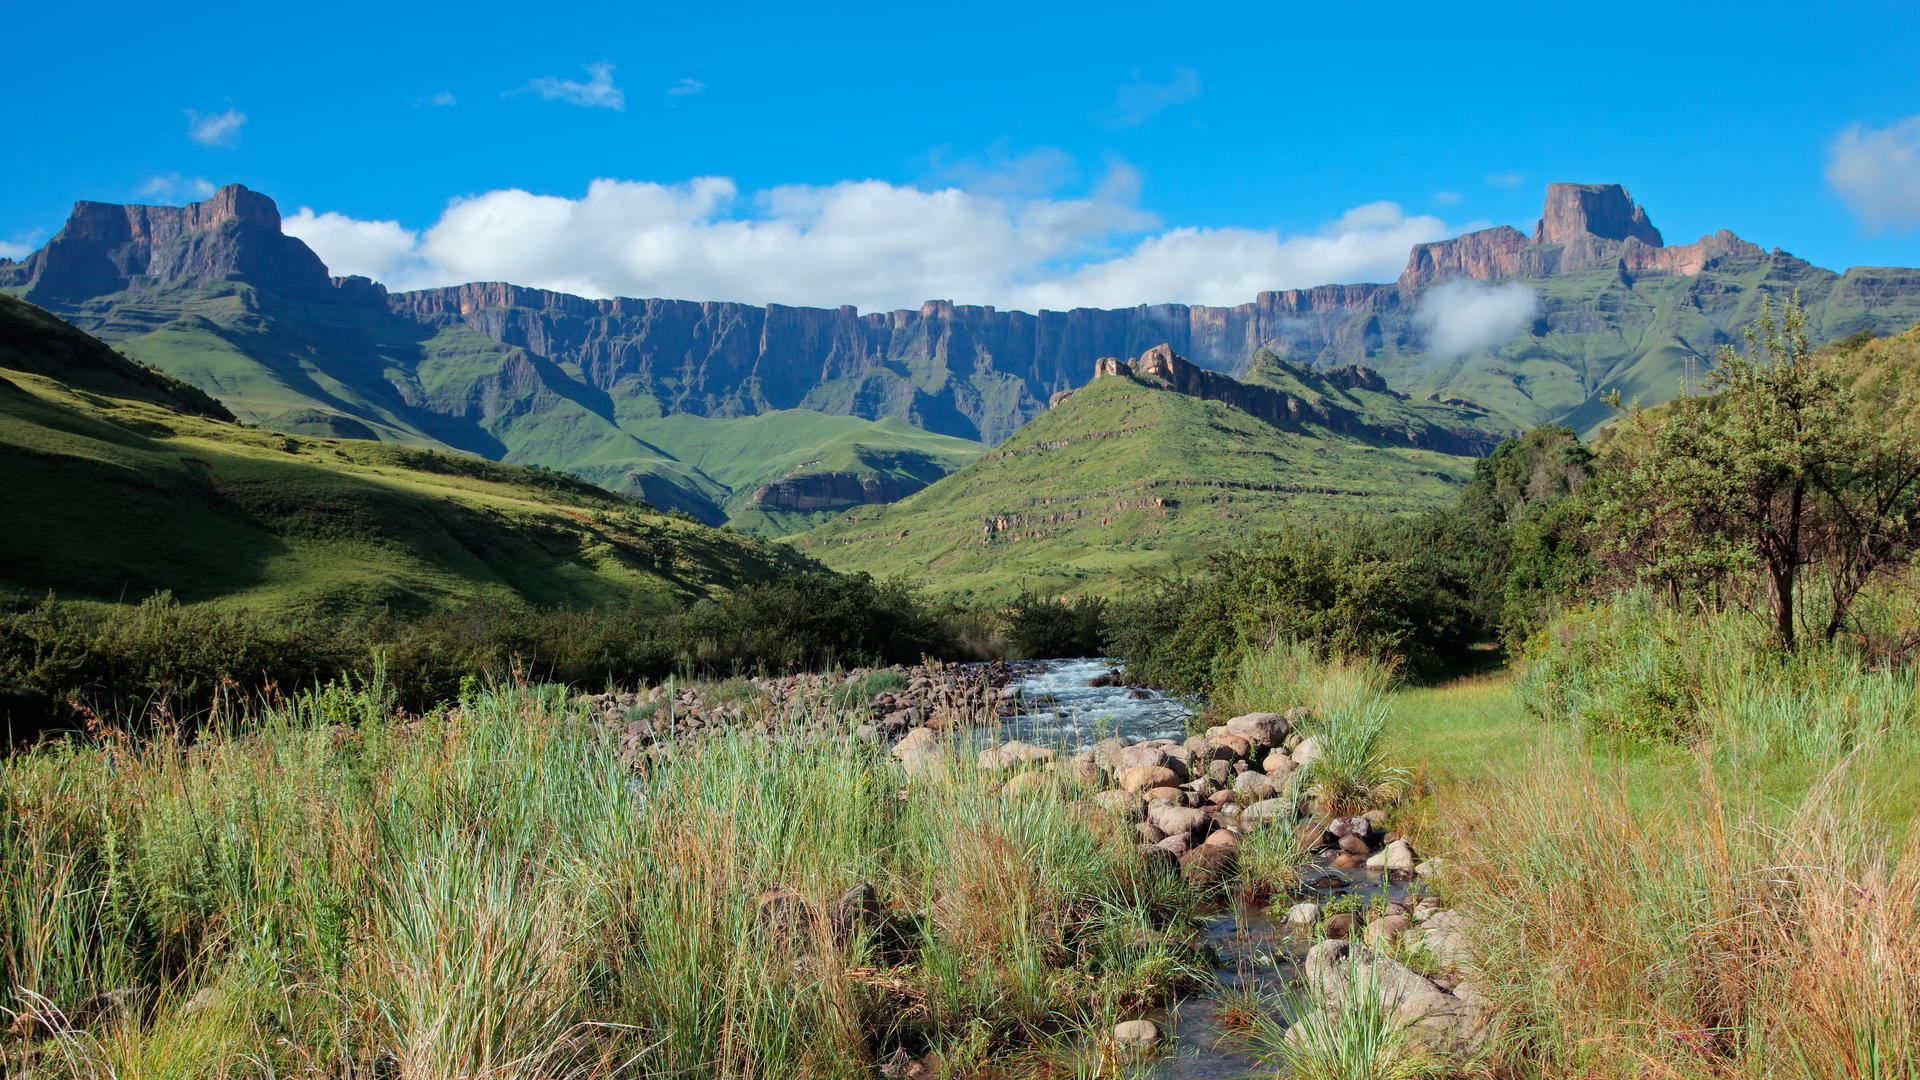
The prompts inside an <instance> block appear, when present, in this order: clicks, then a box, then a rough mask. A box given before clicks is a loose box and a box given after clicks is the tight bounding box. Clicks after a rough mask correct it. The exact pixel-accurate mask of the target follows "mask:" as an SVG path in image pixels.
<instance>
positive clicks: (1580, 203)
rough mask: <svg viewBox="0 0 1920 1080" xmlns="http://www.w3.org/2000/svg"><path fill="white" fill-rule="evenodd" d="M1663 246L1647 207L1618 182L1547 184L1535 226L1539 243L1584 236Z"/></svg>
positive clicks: (1534, 238) (1535, 237) (1535, 238)
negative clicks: (1544, 197)
mask: <svg viewBox="0 0 1920 1080" xmlns="http://www.w3.org/2000/svg"><path fill="white" fill-rule="evenodd" d="M1587 236H1597V237H1599V238H1600V239H1602V240H1626V239H1628V238H1629V237H1631V238H1632V239H1635V240H1638V241H1640V242H1641V243H1643V244H1646V245H1647V246H1649V247H1660V246H1662V243H1663V242H1662V240H1661V239H1660V230H1659V229H1656V228H1654V227H1653V222H1652V221H1650V220H1648V219H1647V211H1646V209H1645V208H1644V207H1642V206H1640V204H1638V203H1636V202H1634V201H1633V196H1631V195H1629V194H1627V189H1626V188H1624V187H1621V186H1620V185H1619V184H1548V185H1547V202H1546V206H1545V207H1544V208H1543V209H1542V210H1541V212H1540V224H1539V225H1538V226H1536V227H1535V228H1534V230H1533V242H1534V243H1536V244H1565V243H1570V242H1572V241H1574V240H1578V239H1580V238H1582V237H1587Z"/></svg>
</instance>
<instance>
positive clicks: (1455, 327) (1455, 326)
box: [1413, 279, 1540, 360]
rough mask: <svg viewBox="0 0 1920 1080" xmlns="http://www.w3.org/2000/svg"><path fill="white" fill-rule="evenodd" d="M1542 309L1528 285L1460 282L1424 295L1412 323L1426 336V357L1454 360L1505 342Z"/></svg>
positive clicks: (1443, 285) (1440, 285)
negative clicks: (1476, 350)
mask: <svg viewBox="0 0 1920 1080" xmlns="http://www.w3.org/2000/svg"><path fill="white" fill-rule="evenodd" d="M1539 310H1540V294H1539V293H1537V292H1535V291H1534V290H1533V287H1532V286H1530V285H1523V284H1521V283H1520V282H1518V281H1509V282H1507V283H1505V284H1503V285H1489V284H1487V283H1485V282H1482V281H1469V280H1465V279H1459V280H1454V281H1447V282H1443V283H1441V284H1439V285H1435V286H1434V287H1433V288H1431V289H1428V290H1427V291H1426V292H1424V293H1422V294H1420V301H1419V307H1418V308H1417V309H1416V310H1415V311H1414V314H1413V321H1414V324H1415V325H1416V326H1418V327H1419V328H1420V329H1421V330H1422V331H1423V332H1424V333H1425V334H1426V337H1427V356H1428V358H1429V359H1433V360H1451V359H1453V358H1454V357H1456V356H1460V355H1463V354H1465V353H1469V352H1472V351H1474V350H1475V349H1492V348H1497V347H1499V346H1501V345H1504V344H1506V343H1507V342H1509V341H1511V340H1513V336H1514V335H1515V334H1518V333H1519V332H1520V330H1521V329H1522V328H1523V327H1525V326H1526V325H1527V324H1528V323H1530V322H1532V321H1533V317H1534V314H1535V313H1536V312H1538V311H1539Z"/></svg>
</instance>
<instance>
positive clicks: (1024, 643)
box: [1007, 590, 1107, 660]
mask: <svg viewBox="0 0 1920 1080" xmlns="http://www.w3.org/2000/svg"><path fill="white" fill-rule="evenodd" d="M1106 613H1107V602H1106V600H1105V598H1103V597H1098V596H1077V597H1074V598H1072V599H1059V600H1056V599H1054V598H1052V597H1050V596H1041V595H1039V594H1038V593H1035V592H1032V591H1031V590H1029V591H1023V592H1022V593H1021V594H1020V597H1019V599H1017V600H1015V601H1014V602H1013V606H1012V607H1011V608H1009V609H1008V610H1007V625H1008V630H1007V644H1008V646H1009V648H1010V649H1011V651H1012V653H1013V655H1014V657H1015V658H1016V659H1021V660H1031V659H1037V658H1044V657H1071V656H1101V655H1104V650H1105V649H1106V644H1107V634H1106V629H1107V626H1106Z"/></svg>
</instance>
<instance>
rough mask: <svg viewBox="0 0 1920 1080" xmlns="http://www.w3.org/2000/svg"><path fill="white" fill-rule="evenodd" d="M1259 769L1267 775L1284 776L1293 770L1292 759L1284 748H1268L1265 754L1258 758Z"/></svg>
mask: <svg viewBox="0 0 1920 1080" xmlns="http://www.w3.org/2000/svg"><path fill="white" fill-rule="evenodd" d="M1260 769H1261V771H1263V772H1265V773H1266V774H1267V775H1268V776H1272V777H1281V776H1285V775H1287V774H1288V773H1290V772H1292V771H1293V759H1292V758H1291V757H1288V756H1287V752H1286V751H1285V750H1269V751H1268V752H1267V756H1266V757H1264V758H1261V759H1260Z"/></svg>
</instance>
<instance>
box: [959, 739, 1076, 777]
mask: <svg viewBox="0 0 1920 1080" xmlns="http://www.w3.org/2000/svg"><path fill="white" fill-rule="evenodd" d="M1059 756H1060V753H1059V751H1057V750H1053V749H1050V748H1048V747H1045V746H1035V745H1033V744H1032V743H1028V742H1021V741H1020V740H1019V739H1012V740H1010V741H1008V742H1004V743H1002V744H1000V745H999V746H990V747H988V748H987V749H985V750H982V751H980V756H979V759H978V760H979V764H980V767H981V768H982V769H986V770H988V771H990V772H1006V771H1007V770H1009V769H1017V768H1019V767H1020V766H1022V765H1044V764H1046V763H1048V762H1050V761H1053V760H1054V759H1055V758H1058V757H1059Z"/></svg>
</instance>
